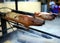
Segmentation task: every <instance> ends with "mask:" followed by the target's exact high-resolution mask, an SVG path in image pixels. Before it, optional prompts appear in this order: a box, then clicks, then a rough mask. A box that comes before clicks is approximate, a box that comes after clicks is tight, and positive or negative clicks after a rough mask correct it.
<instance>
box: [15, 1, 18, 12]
mask: <svg viewBox="0 0 60 43" xmlns="http://www.w3.org/2000/svg"><path fill="white" fill-rule="evenodd" d="M15 8H16V10H17V11H18V0H15Z"/></svg>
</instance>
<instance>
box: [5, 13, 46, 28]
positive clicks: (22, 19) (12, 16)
mask: <svg viewBox="0 0 60 43" xmlns="http://www.w3.org/2000/svg"><path fill="white" fill-rule="evenodd" d="M5 19H6V20H11V21H15V22H17V23H21V24H23V25H24V26H25V27H29V26H41V25H43V24H44V23H45V21H44V20H43V19H41V18H38V17H34V16H30V15H24V14H18V13H14V12H10V13H7V14H6V16H5Z"/></svg>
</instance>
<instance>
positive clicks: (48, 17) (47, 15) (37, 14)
mask: <svg viewBox="0 0 60 43" xmlns="http://www.w3.org/2000/svg"><path fill="white" fill-rule="evenodd" d="M34 16H35V17H39V18H42V19H44V20H53V19H55V16H54V15H52V14H50V13H46V12H35V13H34Z"/></svg>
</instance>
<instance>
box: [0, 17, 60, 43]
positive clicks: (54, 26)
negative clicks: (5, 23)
mask: <svg viewBox="0 0 60 43" xmlns="http://www.w3.org/2000/svg"><path fill="white" fill-rule="evenodd" d="M32 28H35V29H39V30H42V31H46V32H48V33H52V34H55V35H58V36H60V18H56V19H55V20H53V21H46V23H45V25H43V26H32ZM49 37H51V36H49ZM0 43H60V39H57V38H54V37H51V38H50V39H48V38H44V37H42V33H39V32H36V31H33V30H31V31H30V32H27V31H24V30H20V29H19V30H16V31H15V32H12V33H11V34H9V35H7V36H6V37H4V38H1V40H0Z"/></svg>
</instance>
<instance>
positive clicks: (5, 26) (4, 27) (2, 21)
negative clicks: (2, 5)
mask: <svg viewBox="0 0 60 43" xmlns="http://www.w3.org/2000/svg"><path fill="white" fill-rule="evenodd" d="M1 26H2V34H3V36H5V35H6V34H7V25H6V20H4V19H3V18H1Z"/></svg>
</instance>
